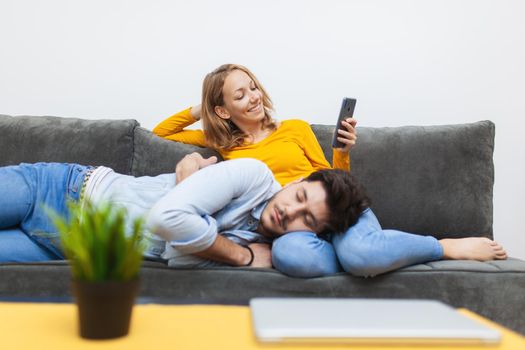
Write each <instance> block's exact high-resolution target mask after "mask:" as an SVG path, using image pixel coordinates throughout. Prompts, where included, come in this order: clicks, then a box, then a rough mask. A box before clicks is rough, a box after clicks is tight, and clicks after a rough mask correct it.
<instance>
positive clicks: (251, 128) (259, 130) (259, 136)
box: [237, 122, 270, 143]
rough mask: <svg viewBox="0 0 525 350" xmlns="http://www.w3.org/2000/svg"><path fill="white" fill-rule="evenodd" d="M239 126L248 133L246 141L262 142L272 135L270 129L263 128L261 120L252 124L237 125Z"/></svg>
mask: <svg viewBox="0 0 525 350" xmlns="http://www.w3.org/2000/svg"><path fill="white" fill-rule="evenodd" d="M237 127H238V128H239V129H240V130H241V131H242V132H243V133H244V134H246V135H248V137H247V139H246V141H248V142H251V143H257V142H260V141H262V140H264V139H265V138H266V137H268V135H270V130H268V129H266V128H263V125H262V123H260V122H259V123H256V124H252V125H237Z"/></svg>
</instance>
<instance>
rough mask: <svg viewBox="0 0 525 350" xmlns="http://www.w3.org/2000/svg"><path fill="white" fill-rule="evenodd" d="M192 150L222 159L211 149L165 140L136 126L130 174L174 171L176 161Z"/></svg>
mask: <svg viewBox="0 0 525 350" xmlns="http://www.w3.org/2000/svg"><path fill="white" fill-rule="evenodd" d="M192 152H198V153H200V154H202V156H203V157H205V158H207V157H211V156H212V155H214V156H217V158H218V159H219V160H220V159H222V158H221V156H220V155H219V153H217V152H215V151H212V150H211V149H208V148H202V147H197V146H192V145H186V144H184V143H180V142H174V141H169V140H165V139H163V138H161V137H158V136H157V135H155V134H153V133H152V132H151V131H149V130H146V129H144V128H141V127H138V128H136V129H135V143H134V152H133V169H132V175H134V176H145V175H147V176H155V175H159V174H165V173H171V172H174V171H175V166H176V165H177V163H178V162H179V161H180V160H181V159H182V158H184V156H185V155H187V154H189V153H192Z"/></svg>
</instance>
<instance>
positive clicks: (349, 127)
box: [335, 118, 357, 153]
mask: <svg viewBox="0 0 525 350" xmlns="http://www.w3.org/2000/svg"><path fill="white" fill-rule="evenodd" d="M356 124H357V120H355V119H354V118H346V119H345V120H343V121H342V123H341V126H342V128H341V129H339V130H337V133H338V134H339V136H337V141H339V142H341V143H343V144H344V145H345V146H344V147H342V148H339V147H338V148H335V149H336V150H338V151H340V152H346V153H348V152H350V148H352V147H353V146H354V145H355V143H356V142H357V132H356V130H355V125H356Z"/></svg>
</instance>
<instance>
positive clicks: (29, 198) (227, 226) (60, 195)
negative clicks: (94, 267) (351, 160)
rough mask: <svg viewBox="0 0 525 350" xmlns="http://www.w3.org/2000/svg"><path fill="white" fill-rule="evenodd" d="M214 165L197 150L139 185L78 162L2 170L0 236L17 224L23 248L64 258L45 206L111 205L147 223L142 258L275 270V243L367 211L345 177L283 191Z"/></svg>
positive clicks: (240, 162)
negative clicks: (289, 234) (272, 245)
mask: <svg viewBox="0 0 525 350" xmlns="http://www.w3.org/2000/svg"><path fill="white" fill-rule="evenodd" d="M215 161H216V159H213V158H212V159H208V160H205V159H203V158H202V157H201V156H200V155H198V154H196V153H195V154H192V155H190V156H187V157H185V159H184V160H183V161H181V162H180V164H179V165H178V171H177V173H178V174H177V175H175V174H163V175H159V176H156V177H148V176H144V177H138V178H136V177H133V176H127V175H122V174H117V173H115V172H114V171H113V170H112V169H110V168H107V167H97V168H93V167H86V166H81V165H76V164H61V163H37V164H21V165H19V166H10V167H3V168H0V184H2V186H1V187H0V229H4V228H8V227H13V226H19V227H20V229H21V230H22V231H23V232H24V233H25V234H27V235H28V236H30V237H31V241H28V240H26V241H24V244H25V245H26V247H27V249H35V248H40V249H41V250H42V251H41V253H42V254H44V255H45V256H47V257H48V258H49V259H53V258H55V259H56V258H59V259H60V258H63V255H62V252H61V251H60V247H59V245H58V243H57V242H58V239H57V238H58V237H57V234H56V233H55V229H54V225H53V224H52V222H51V220H50V219H49V218H48V217H47V214H46V212H45V210H44V209H43V206H42V204H43V205H45V206H46V207H49V208H52V209H54V210H55V211H57V212H58V213H62V214H65V213H67V206H66V202H67V199H68V198H69V199H72V200H84V199H87V200H90V201H92V202H93V203H95V204H97V203H101V202H106V201H110V202H112V203H114V204H115V205H121V206H123V207H125V208H126V209H127V211H128V217H129V220H128V221H129V222H131V221H132V220H133V219H134V218H136V217H138V216H143V217H144V216H145V217H146V229H147V232H146V233H145V241H146V242H147V250H146V253H145V254H146V257H147V258H151V259H161V260H167V261H168V262H169V264H170V265H171V266H198V267H205V266H210V265H216V264H228V265H233V266H253V267H271V266H272V263H271V252H270V246H269V243H270V242H271V241H272V239H274V238H276V237H279V236H282V235H284V234H285V233H287V232H290V231H304V230H308V231H314V232H317V233H321V232H323V231H325V230H336V231H341V230H345V229H346V228H348V227H349V226H350V225H351V224H353V223H354V222H355V221H356V220H357V217H358V216H359V214H360V213H361V212H362V211H363V210H364V209H365V208H366V206H367V198H366V196H365V195H364V193H363V192H362V191H358V192H355V191H354V193H352V196H349V195H347V193H349V192H348V191H343V190H342V189H343V188H350V187H355V188H358V186H357V184H356V183H355V182H354V180H353V179H352V178H351V177H350V176H349V175H348V174H347V173H345V172H342V171H333V170H328V171H327V170H325V171H323V172H319V173H314V174H312V176H310V177H309V178H307V179H305V180H303V181H296V182H294V183H292V184H290V185H288V186H286V187H285V188H283V189H281V188H280V185H279V184H278V183H277V182H276V181H275V179H274V178H273V175H272V173H271V172H270V170H269V169H268V168H267V167H266V165H264V164H263V163H261V162H259V161H257V160H254V159H237V160H231V161H226V162H221V163H218V164H214V165H210V164H212V163H214V162H215ZM208 165H210V166H208ZM199 169H201V170H199ZM197 170H199V171H197ZM193 172H195V173H194V174H193V175H191V174H192V173H193ZM189 175H191V176H189ZM176 176H177V179H176ZM356 193H357V194H358V195H356ZM352 208H354V209H352ZM349 212H351V213H353V214H350V215H348V214H347V213H349ZM0 236H1V235H0ZM1 239H2V237H0V242H1ZM0 245H2V244H1V243H0ZM12 245H13V243H11V246H12ZM21 249H22V250H23V249H25V248H23V247H20V246H17V247H16V250H17V251H20V250H21ZM6 254H7V255H9V254H10V252H5V250H4V256H1V250H0V261H9V259H10V258H11V259H14V258H16V257H13V256H5V255H6ZM44 260H45V258H44Z"/></svg>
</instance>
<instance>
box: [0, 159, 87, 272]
mask: <svg viewBox="0 0 525 350" xmlns="http://www.w3.org/2000/svg"><path fill="white" fill-rule="evenodd" d="M89 168H90V167H86V166H82V165H77V164H63V163H36V164H25V163H22V164H20V165H17V166H7V167H0V230H1V231H0V262H13V261H43V260H55V259H63V258H64V256H63V254H62V251H61V249H60V242H59V236H58V233H57V232H56V229H55V226H54V225H53V223H52V221H51V219H50V218H49V216H48V215H47V212H46V211H45V209H44V208H45V207H47V208H49V209H51V210H53V211H55V212H56V213H57V214H59V215H64V216H66V217H67V215H68V209H67V200H68V199H71V200H78V199H79V196H80V190H81V188H82V183H83V181H84V177H85V175H86V172H87V171H88V170H89ZM6 229H9V230H6Z"/></svg>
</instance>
